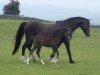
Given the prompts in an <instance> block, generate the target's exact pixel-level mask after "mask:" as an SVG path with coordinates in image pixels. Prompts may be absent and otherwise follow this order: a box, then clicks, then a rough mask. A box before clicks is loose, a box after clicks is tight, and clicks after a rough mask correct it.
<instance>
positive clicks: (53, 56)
mask: <svg viewBox="0 0 100 75" xmlns="http://www.w3.org/2000/svg"><path fill="white" fill-rule="evenodd" d="M55 54H57V56H56V55H55ZM58 56H59V52H58V48H57V47H53V54H52V55H51V56H50V57H51V62H54V63H56V62H57V61H58Z"/></svg>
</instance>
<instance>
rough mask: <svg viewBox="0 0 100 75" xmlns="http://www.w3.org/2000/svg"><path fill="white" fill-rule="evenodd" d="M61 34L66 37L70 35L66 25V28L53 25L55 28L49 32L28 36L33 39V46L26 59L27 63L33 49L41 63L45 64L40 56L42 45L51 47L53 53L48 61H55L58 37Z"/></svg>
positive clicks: (57, 54) (57, 52) (58, 44)
mask: <svg viewBox="0 0 100 75" xmlns="http://www.w3.org/2000/svg"><path fill="white" fill-rule="evenodd" d="M62 36H64V37H66V38H68V37H70V36H69V34H68V27H66V28H62V27H60V28H57V27H55V29H54V30H52V31H51V33H48V34H45V33H43V34H42V33H41V34H38V35H36V36H32V37H31V38H30V40H31V41H33V48H32V49H31V51H30V56H29V58H28V59H27V64H29V59H30V57H31V56H32V54H33V52H34V51H35V50H36V54H37V55H38V57H39V59H40V60H41V63H42V64H45V63H44V62H43V60H42V58H41V57H40V50H41V48H42V46H45V47H52V49H53V55H51V56H50V61H51V62H55V63H56V62H57V61H58V56H59V51H58V48H59V46H60V39H61V37H62ZM67 40H69V39H67ZM55 54H56V55H55Z"/></svg>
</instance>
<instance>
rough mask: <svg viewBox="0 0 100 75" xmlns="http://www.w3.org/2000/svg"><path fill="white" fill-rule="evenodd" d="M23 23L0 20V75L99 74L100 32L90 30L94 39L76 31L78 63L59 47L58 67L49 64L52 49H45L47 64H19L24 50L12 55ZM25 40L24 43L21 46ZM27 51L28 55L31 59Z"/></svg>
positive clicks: (74, 49)
mask: <svg viewBox="0 0 100 75" xmlns="http://www.w3.org/2000/svg"><path fill="white" fill-rule="evenodd" d="M20 22H21V21H19V20H2V19H0V75H100V29H99V28H91V36H90V37H89V38H86V37H85V35H84V33H83V32H82V31H81V29H78V30H76V31H75V32H74V34H73V38H72V40H71V51H72V56H73V59H74V60H75V61H76V63H75V64H70V63H69V62H68V56H67V55H66V49H65V46H64V45H63V44H62V45H61V47H60V48H59V52H60V56H59V61H58V63H57V64H53V63H49V61H48V57H49V55H50V54H51V51H52V50H51V49H50V48H46V47H43V48H42V50H41V55H42V58H43V60H44V62H45V64H46V65H42V64H41V63H40V61H39V60H37V62H36V63H35V62H33V61H30V64H29V65H26V63H22V62H20V57H21V47H20V49H19V51H18V53H17V54H16V55H15V56H12V55H11V53H12V50H13V44H14V43H13V40H12V39H13V37H14V35H15V33H16V31H17V29H18V26H19V24H20ZM23 43H24V40H23V41H22V44H23ZM28 53H29V52H28V50H26V55H27V56H28Z"/></svg>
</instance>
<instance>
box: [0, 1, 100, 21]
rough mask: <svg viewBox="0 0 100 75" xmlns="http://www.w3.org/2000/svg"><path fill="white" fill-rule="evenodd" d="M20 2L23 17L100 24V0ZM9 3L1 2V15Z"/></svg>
mask: <svg viewBox="0 0 100 75" xmlns="http://www.w3.org/2000/svg"><path fill="white" fill-rule="evenodd" d="M19 2H20V10H21V15H25V16H30V17H37V18H41V19H47V20H51V19H52V20H60V19H65V18H66V17H72V16H83V17H88V18H95V21H96V20H98V22H99V19H100V14H99V13H100V0H19ZM7 3H9V0H0V14H2V8H3V6H4V5H5V4H7ZM77 11H78V12H77ZM71 15H72V16H71ZM89 15H90V16H89Z"/></svg>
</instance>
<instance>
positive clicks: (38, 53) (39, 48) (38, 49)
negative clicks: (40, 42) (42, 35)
mask: <svg viewBox="0 0 100 75" xmlns="http://www.w3.org/2000/svg"><path fill="white" fill-rule="evenodd" d="M40 50H41V47H38V48H37V51H36V54H37V56H38V57H39V59H40V61H41V63H42V64H43V65H45V63H44V61H43V60H42V58H41V57H40Z"/></svg>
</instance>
